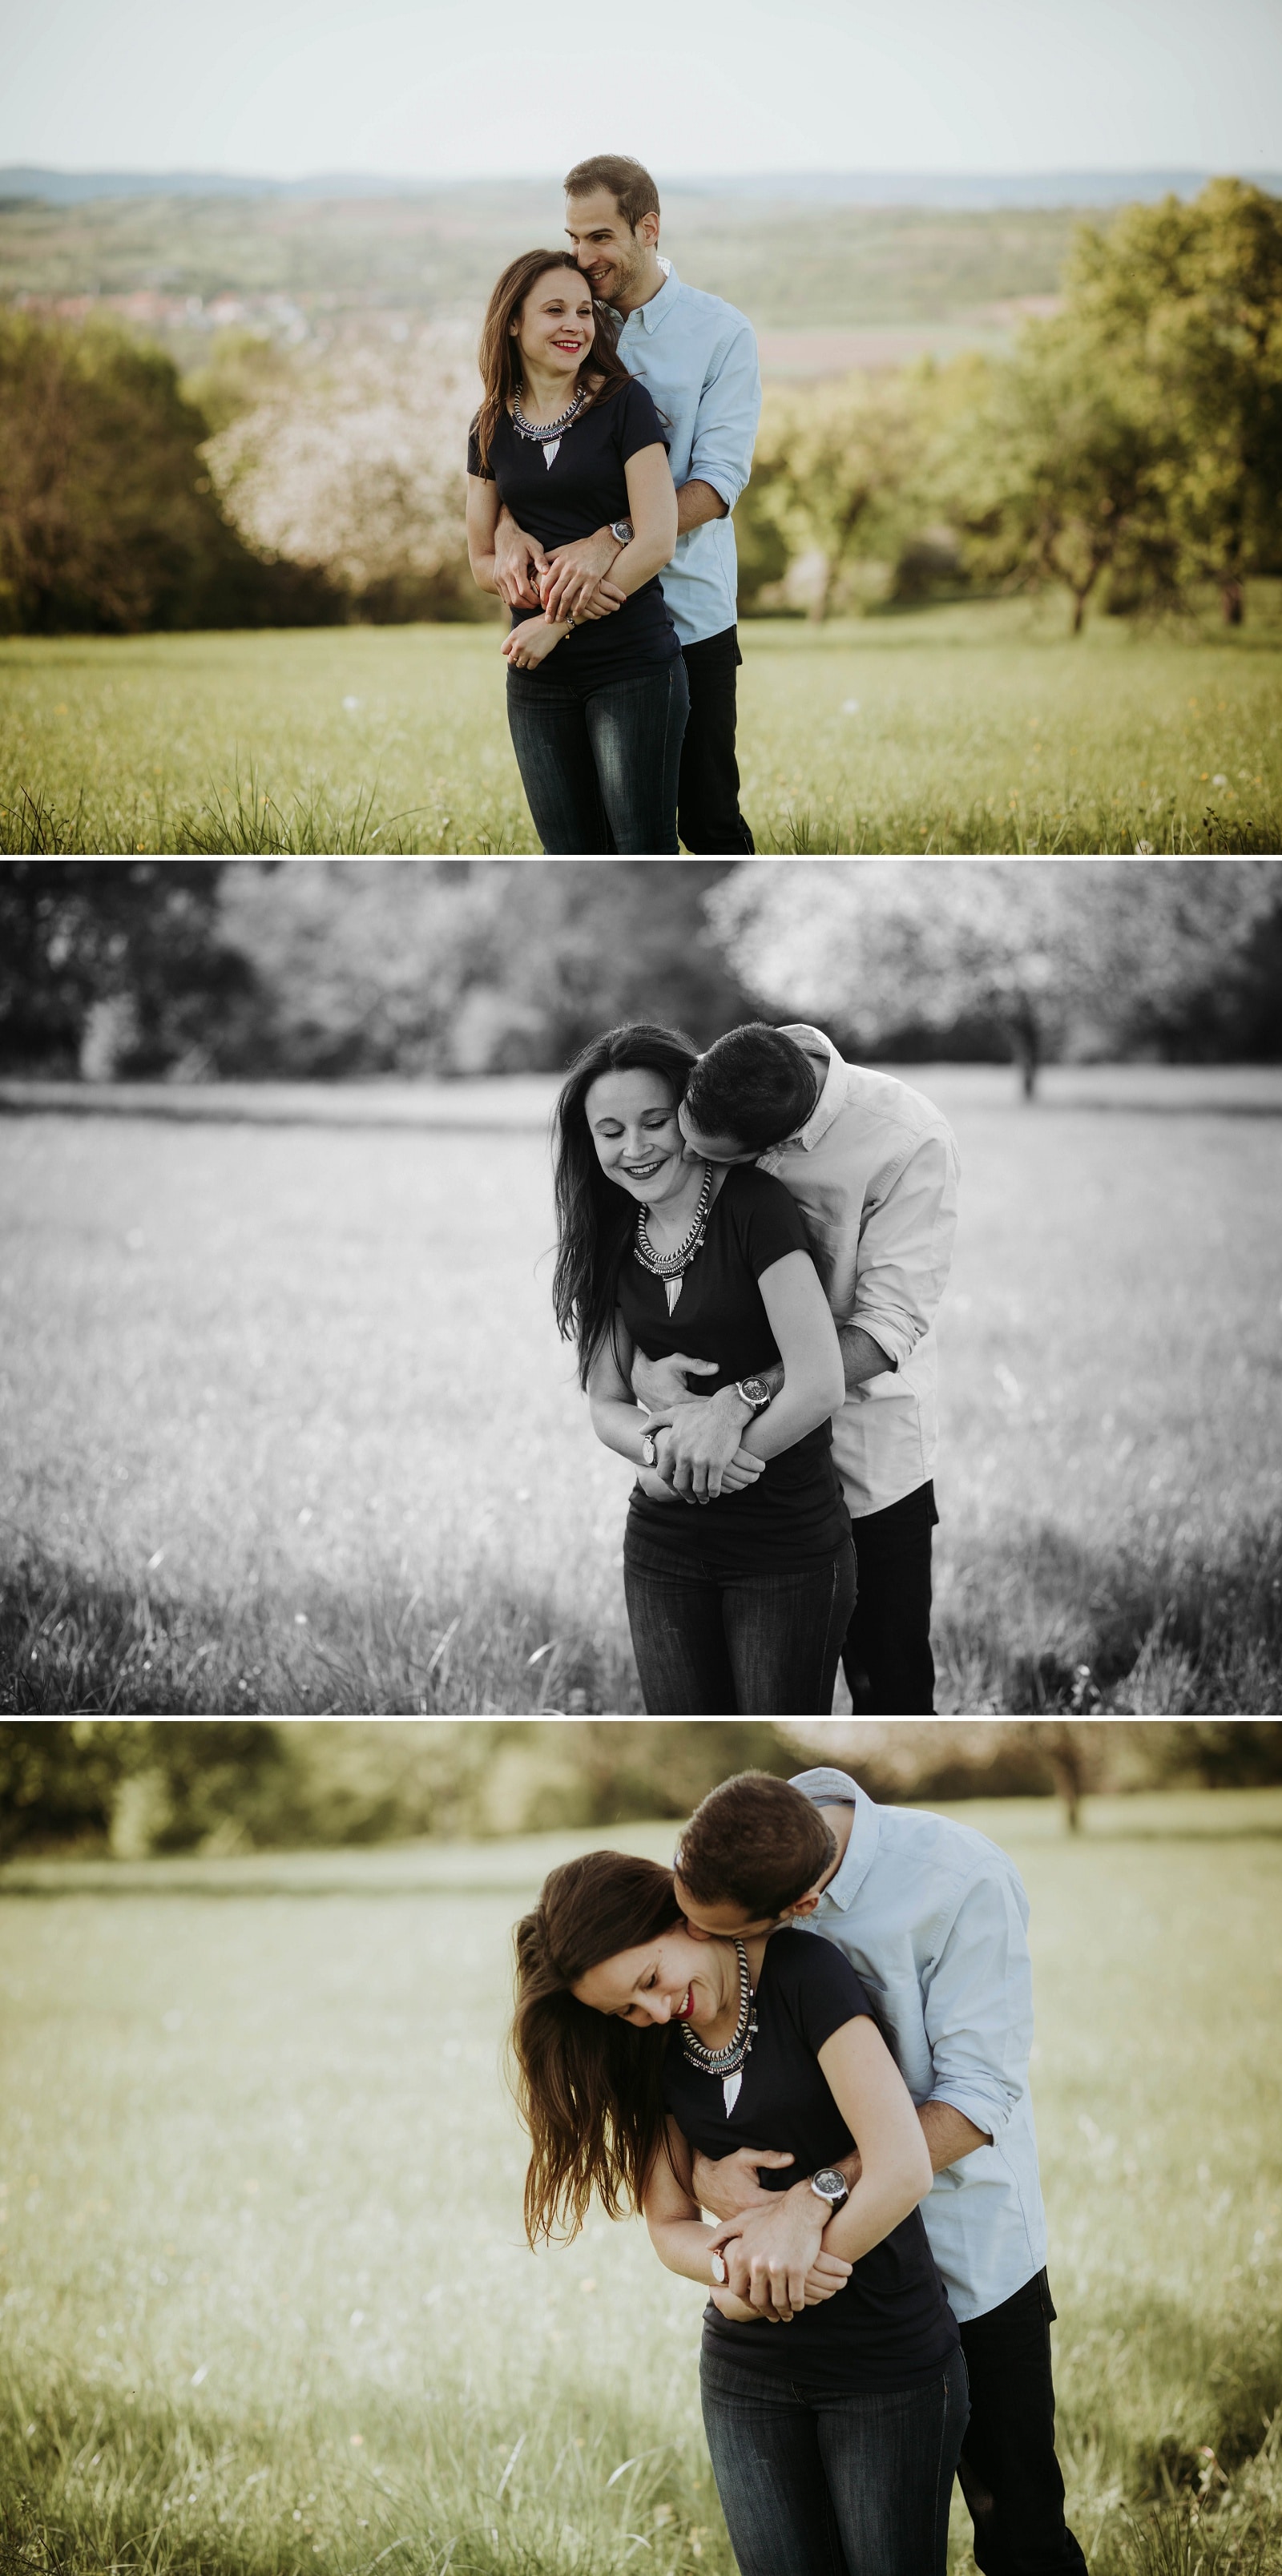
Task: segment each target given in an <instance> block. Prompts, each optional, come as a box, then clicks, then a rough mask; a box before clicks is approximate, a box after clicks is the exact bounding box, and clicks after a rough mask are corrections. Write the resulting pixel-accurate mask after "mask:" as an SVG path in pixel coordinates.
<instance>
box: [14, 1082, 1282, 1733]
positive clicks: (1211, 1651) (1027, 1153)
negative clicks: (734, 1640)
mask: <svg viewBox="0 0 1282 2576" xmlns="http://www.w3.org/2000/svg"><path fill="white" fill-rule="evenodd" d="M910 1078H911V1079H913V1080H914V1081H916V1082H918V1083H919V1085H920V1086H921V1087H922V1088H923V1089H925V1090H926V1091H927V1092H929V1093H930V1095H931V1096H932V1097H933V1098H934V1099H936V1100H937V1101H938V1103H939V1105H940V1107H941V1108H942V1109H943V1110H944V1112H945V1114H946V1115H947V1116H948V1117H949V1118H950V1119H951V1121H952V1123H953V1125H954V1127H955V1129H956V1132H957V1135H958V1140H959V1144H960V1148H961V1157H962V1169H963V1175H964V1180H963V1214H962V1224H961V1229H960V1233H959V1238H958V1245H957V1254H956V1260H955V1264H954V1268H953V1274H952V1281H951V1285H950V1288H949V1291H948V1294H947V1297H946V1299H945V1302H944V1306H943V1309H942V1312H941V1317H940V1325H939V1336H940V1361H941V1444H940V1457H939V1464H938V1469H937V1475H936V1489H937V1494H938V1499H939V1505H940V1511H941V1515H942V1521H941V1527H940V1529H939V1532H938V1535H937V1542H936V1543H937V1550H938V1554H937V1559H936V1564H937V1584H936V1622H935V1637H936V1654H937V1660H938V1664H939V1674H940V1685H939V1696H940V1706H941V1708H942V1709H943V1710H945V1711H950V1710H951V1711H957V1710H966V1711H971V1712H984V1711H992V1710H997V1711H1022V1712H1029V1711H1031V1712H1033V1713H1036V1712H1038V1711H1040V1710H1044V1709H1048V1708H1064V1709H1066V1708H1069V1707H1073V1708H1076V1709H1078V1710H1080V1711H1081V1712H1082V1713H1084V1714H1090V1713H1091V1712H1092V1710H1098V1709H1101V1708H1102V1709H1104V1710H1106V1711H1119V1712H1120V1711H1128V1712H1134V1713H1137V1714H1140V1715H1152V1714H1158V1715H1161V1714H1168V1715H1171V1714H1174V1715H1180V1714H1201V1713H1206V1712H1225V1713H1229V1714H1233V1713H1239V1714H1240V1713H1249V1714H1253V1715H1256V1716H1259V1715H1266V1714H1270V1713H1273V1712H1276V1711H1279V1710H1282V1400H1280V1399H1282V1315H1280V1310H1279V1306H1278V1301H1277V1282H1278V1279H1279V1277H1280V1276H1282V1191H1280V1190H1279V1188H1278V1186H1277V1179H1278V1135H1279V1127H1278V1116H1279V1112H1280V1111H1282V1077H1279V1076H1278V1075H1277V1074H1276V1073H1275V1072H1273V1071H1271V1070H1269V1069H1266V1068H1261V1069H1259V1070H1257V1071H1255V1072H1246V1073H1237V1074H1234V1073H1232V1072H1219V1073H1215V1072H1206V1073H1202V1072H1199V1071H1196V1070H1194V1069H1190V1070H1188V1071H1186V1072H1179V1071H1169V1072H1166V1071H1162V1070H1161V1069H1158V1068H1141V1067H1135V1068H1130V1069H1129V1070H1127V1069H1121V1070H1118V1069H1109V1068H1100V1069H1098V1070H1096V1071H1074V1070H1073V1069H1072V1068H1069V1067H1063V1068H1053V1069H1052V1070H1051V1072H1050V1073H1049V1074H1048V1075H1047V1077H1046V1080H1045V1088H1044V1097H1043V1099H1042V1100H1041V1102H1040V1103H1039V1104H1038V1105H1037V1106H1035V1107H1034V1108H1033V1109H1032V1110H1028V1109H1026V1108H1024V1107H1023V1106H1022V1105H1021V1104H1020V1103H1019V1102H1018V1100H1017V1098H1016V1091H1015V1081H1014V1076H1013V1075H1012V1074H1011V1073H1010V1072H1008V1071H1007V1070H1005V1069H1002V1068H996V1067H974V1068H957V1067H951V1068H950V1067H939V1068H934V1069H930V1068H927V1069H925V1070H922V1071H920V1072H917V1073H913V1074H911V1075H910ZM553 1089H554V1085H553V1084H552V1083H551V1082H550V1081H549V1082H546V1083H538V1082H535V1081H533V1080H527V1081H525V1082H518V1083H515V1084H513V1085H512V1086H510V1087H509V1086H507V1085H505V1084H504V1083H502V1082H501V1081H500V1082H494V1083H491V1084H488V1085H482V1084H477V1085H474V1086H464V1087H463V1088H462V1090H460V1091H452V1090H451V1089H450V1087H449V1086H446V1087H444V1088H443V1089H441V1090H433V1089H432V1087H431V1086H424V1087H423V1088H422V1089H421V1090H419V1091H418V1092H415V1091H414V1090H412V1089H409V1088H406V1087H398V1088H396V1089H394V1090H392V1091H390V1092H389V1093H388V1094H387V1095H383V1094H381V1093H380V1092H379V1091H378V1090H377V1089H374V1090H372V1091H370V1092H367V1093H362V1092H360V1091H358V1090H355V1089H352V1090H348V1091H335V1092H329V1093H326V1092H324V1091H321V1090H319V1089H318V1090H316V1091H313V1092H312V1093H310V1094H309V1095H308V1102H309V1106H310V1110H311V1114H312V1123H310V1124H305V1125H303V1124H290V1123H281V1124H277V1125H272V1124H266V1123H259V1124H246V1123H242V1124H237V1123H234V1120H233V1119H226V1118H224V1119H220V1118H219V1117H217V1116H215V1117H212V1118H211V1117H208V1116H205V1115H195V1116H191V1115H189V1116H186V1117H184V1116H182V1115H181V1114H179V1115H177V1116H173V1117H170V1118H167V1119H154V1118H146V1117H113V1118H107V1117H74V1116H66V1115H61V1116H57V1115H51V1116H25V1117H23V1116H9V1117H7V1118H3V1119H0V1196H2V1198H3V1203H4V1205H5V1207H6V1210H7V1225H6V1240H5V1245H4V1252H3V1259H2V1261H0V1336H2V1338H3V1345H4V1353H5V1359H4V1371H3V1376H2V1377H0V1407H2V1410H0V1429H2V1463H0V1519H2V1522H3V1527H4V1530H5V1532H6V1557H7V1564H8V1571H7V1574H6V1577H5V1585H4V1592H3V1596H2V1598H0V1655H2V1663H3V1680H2V1683H0V1687H2V1689H3V1694H4V1702H3V1704H4V1705H5V1706H7V1707H8V1708H9V1709H11V1710H23V1709H33V1710H38V1711H41V1712H43V1713H46V1714H49V1713H53V1712H57V1711H63V1710H65V1711H71V1712H77V1711H79V1712H85V1711H92V1710H108V1711H110V1710H118V1711H124V1710H133V1711H146V1712H150V1711H160V1712H161V1713H169V1714H173V1713H175V1712H180V1711H182V1710H193V1711H200V1710H204V1711H218V1710H228V1709H232V1710H236V1709H244V1710H247V1711H253V1710H261V1711H277V1710H283V1711H294V1712H296V1713H308V1712H321V1711H327V1710H329V1711H335V1712H350V1713H352V1714H362V1713H366V1714H377V1713H379V1712H386V1711H390V1712H392V1713H397V1712H399V1713H401V1714H410V1715H414V1714H425V1715H431V1714H442V1713H448V1714H460V1715H486V1714H489V1715H502V1714H506V1713H512V1712H514V1713H520V1714H530V1713H537V1712H539V1711H545V1712H547V1713H549V1714H552V1713H557V1712H559V1713H570V1714H576V1713H584V1712H588V1711H608V1712H612V1713H626V1712H627V1711H629V1710H632V1709H634V1708H635V1706H636V1678H635V1672H634V1668H633V1665H632V1660H631V1654H630V1649H629V1645H628V1639H627V1629H626V1623H625V1618H624V1609H623V1599H622V1581H621V1574H620V1565H621V1554H620V1551H621V1546H622V1530H623V1520H624V1513H625V1508H626V1499H627V1488H628V1482H629V1477H628V1470H627V1468H626V1467H625V1465H624V1464H623V1462H622V1461H620V1460H619V1459H617V1458H615V1457H614V1456H613V1455H612V1454H611V1453H610V1452H608V1451H606V1450H604V1449H603V1448H601V1447H600V1446H599V1444H598V1443H597V1442H596V1441H595V1440H594V1439H593V1437H592V1433H591V1430H590V1427H589V1424H588V1421H587V1418H586V1412H585V1408H584V1405H583V1402H582V1399H581V1398H580V1396H579V1395H578V1393H577V1390H576V1388H575V1385H574V1380H573V1371H572V1367H571V1365H570V1362H569V1359H568V1357H567V1354H566V1353H565V1351H564V1350H563V1349H562V1348H561V1347H560V1345H559V1344H558V1343H557V1340H556V1337H555V1333H554V1329H553V1324H552V1318H551V1306H550V1271H551V1263H550V1259H549V1258H548V1257H547V1253H548V1247H549V1246H550V1244H551V1241H552V1211H551V1204H550V1187H549V1173H548V1162H547V1149H546V1144H545V1140H544V1133H543V1118H544V1115H545V1108H546V1103H547V1102H548V1101H550V1098H551V1094H552V1091H553ZM464 1094H466V1096H464ZM162 1100H164V1102H165V1104H166V1105H168V1106H169V1107H170V1108H172V1109H173V1110H175V1111H177V1112H180V1113H181V1111H182V1109H183V1106H184V1100H186V1102H187V1103H189V1104H190V1108H191V1110H192V1111H193V1112H196V1113H200V1112H207V1111H208V1110H210V1109H214V1110H216V1109H217V1107H218V1096H217V1095H216V1094H214V1093H211V1092H209V1091H203V1092H202V1091H199V1090H197V1091H195V1092H193V1093H189V1094H186V1095H184V1094H182V1093H181V1092H175V1091H174V1090H172V1089H171V1090H170V1091H169V1092H168V1093H167V1094H162ZM273 1103H275V1106H276V1114H277V1115H278V1116H280V1117H281V1118H282V1120H284V1121H288V1120H289V1118H290V1117H291V1116H297V1115H298V1114H299V1103H298V1097H297V1095H296V1094H292V1093H289V1092H287V1091H286V1092H282V1093H275V1092H273V1091H272V1089H271V1088H270V1087H265V1088H264V1089H263V1090H262V1091H258V1092H250V1093H249V1094H248V1095H246V1094H244V1093H237V1092H233V1094H232V1100H231V1104H230V1106H231V1107H232V1108H233V1109H234V1108H235V1107H236V1106H237V1105H238V1104H240V1105H246V1104H248V1105H252V1106H254V1107H256V1108H257V1110H258V1111H259V1112H260V1114H265V1115H266V1117H268V1118H270V1116H271V1114H272V1110H273ZM327 1104H328V1105H329V1106H330V1107H331V1108H332V1114H333V1115H334V1116H335V1117H339V1116H341V1117H343V1118H344V1119H345V1120H346V1122H347V1123H346V1124H345V1125H341V1126H340V1125H325V1124H322V1123H317V1119H318V1116H319V1117H321V1118H323V1117H324V1115H325V1114H326V1109H327ZM407 1115H416V1116H417V1117H418V1118H419V1119H420V1120H430V1119H435V1120H437V1121H445V1122H447V1123H445V1124H437V1125H435V1126H431V1125H420V1126H419V1127H417V1128H415V1127H413V1126H410V1125H407V1124H406V1123H405V1119H406V1117H407ZM465 1115H466V1116H469V1117H472V1118H473V1119H475V1120H477V1121H480V1122H482V1124H481V1125H480V1126H477V1127H474V1128H473V1129H472V1130H471V1131H469V1130H468V1128H467V1127H466V1126H465V1125H463V1124H462V1123H461V1122H462V1121H463V1119H464V1117H465ZM380 1117H385V1118H388V1119H396V1120H398V1121H399V1122H400V1123H398V1124H395V1125H384V1126H380V1125H378V1124H376V1123H370V1122H372V1121H377V1119H378V1118H380ZM505 1118H506V1119H507V1120H509V1121H510V1122H511V1124H510V1126H509V1128H508V1131H507V1132H484V1124H483V1122H485V1121H487V1120H488V1121H490V1122H491V1123H493V1124H501V1122H502V1121H503V1120H504V1119H505ZM451 1120H453V1121H455V1122H456V1123H455V1124H453V1125H450V1124H449V1123H448V1122H449V1121H451ZM362 1121H364V1122H365V1123H358V1122H362ZM531 1659H533V1660H531Z"/></svg>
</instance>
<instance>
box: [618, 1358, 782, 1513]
mask: <svg viewBox="0 0 1282 2576" xmlns="http://www.w3.org/2000/svg"><path fill="white" fill-rule="evenodd" d="M716 1374H717V1365H716V1362H715V1360H695V1359H688V1358H687V1357H686V1355H685V1353H684V1352H682V1351H678V1352H676V1353H675V1354H674V1356H673V1357H672V1358H671V1359H666V1360H648V1359H646V1358H645V1356H644V1354H643V1353H641V1352H638V1354H637V1357H636V1360H635V1362H634V1364H633V1370H632V1392H633V1394H634V1395H635V1396H636V1397H637V1398H638V1399H639V1401H640V1402H641V1403H642V1404H643V1405H644V1406H645V1407H646V1410H647V1412H648V1414H649V1417H650V1419H649V1423H648V1425H647V1428H648V1429H649V1430H650V1431H652V1432H653V1433H654V1445H655V1452H656V1455H657V1457H658V1461H659V1464H658V1467H657V1469H654V1470H652V1471H649V1472H648V1473H643V1475H642V1477H641V1482H642V1484H643V1485H644V1487H645V1490H646V1492H647V1493H648V1494H651V1495H653V1496H654V1498H655V1500H656V1501H657V1500H658V1499H659V1498H660V1492H662V1494H663V1496H665V1497H666V1498H667V1499H668V1500H671V1499H672V1498H673V1497H674V1496H675V1497H677V1498H679V1499H680V1501H682V1502H683V1503H710V1502H713V1501H714V1500H715V1499H716V1497H717V1495H718V1494H741V1493H742V1492H743V1491H744V1489H745V1487H746V1486H749V1485H755V1483H756V1481H757V1478H758V1476H759V1475H760V1474H761V1472H762V1468H763V1467H764V1465H765V1461H764V1459H762V1458H758V1457H757V1456H756V1455H755V1453H754V1452H753V1451H752V1450H751V1449H741V1448H740V1446H739V1434H740V1432H741V1431H743V1430H744V1429H745V1428H746V1423H745V1416H744V1405H743V1398H742V1396H740V1395H738V1394H736V1392H735V1389H734V1388H733V1387H732V1386H724V1387H721V1388H720V1389H719V1391H718V1393H717V1394H716V1395H711V1396H709V1395H695V1394H693V1393H692V1392H691V1389H690V1387H689V1385H688V1383H687V1380H688V1378H689V1377H690V1376H704V1377H715V1376H716ZM751 1418H752V1417H751V1414H750V1413H749V1415H748V1417H747V1419H748V1420H749V1421H750V1420H751Z"/></svg>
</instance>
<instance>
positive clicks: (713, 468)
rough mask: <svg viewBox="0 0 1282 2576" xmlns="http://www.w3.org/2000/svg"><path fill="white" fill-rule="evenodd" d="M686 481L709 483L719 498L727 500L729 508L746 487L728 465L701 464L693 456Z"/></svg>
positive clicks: (732, 506)
mask: <svg viewBox="0 0 1282 2576" xmlns="http://www.w3.org/2000/svg"><path fill="white" fill-rule="evenodd" d="M686 481H687V483H707V484H709V485H710V487H711V489H712V490H713V491H714V492H715V493H716V495H717V498H718V500H719V501H724V502H725V505H726V508H727V510H733V508H734V505H735V503H736V501H737V500H738V498H739V495H740V493H741V492H742V490H743V488H744V486H743V484H742V483H741V482H740V480H739V477H738V476H737V475H735V474H732V473H731V472H730V471H729V469H728V467H726V466H724V465H701V464H699V462H698V461H697V459H696V458H695V457H693V456H692V457H691V459H690V471H689V473H688V474H687V476H686Z"/></svg>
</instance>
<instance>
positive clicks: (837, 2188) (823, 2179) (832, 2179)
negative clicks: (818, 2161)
mask: <svg viewBox="0 0 1282 2576" xmlns="http://www.w3.org/2000/svg"><path fill="white" fill-rule="evenodd" d="M814 2182H815V2189H816V2191H817V2192H820V2193H822V2195H823V2198H824V2199H825V2200H828V2199H840V2197H841V2195H842V2193H843V2192H844V2190H845V2188H846V2177H845V2175H844V2174H839V2173H835V2172H834V2171H833V2168H832V2167H831V2165H825V2167H824V2169H823V2172H822V2173H817V2174H816V2175H815V2178H814Z"/></svg>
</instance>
